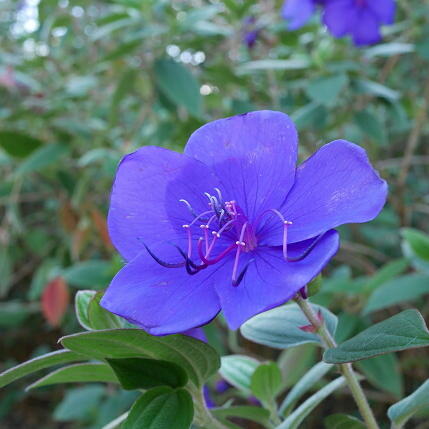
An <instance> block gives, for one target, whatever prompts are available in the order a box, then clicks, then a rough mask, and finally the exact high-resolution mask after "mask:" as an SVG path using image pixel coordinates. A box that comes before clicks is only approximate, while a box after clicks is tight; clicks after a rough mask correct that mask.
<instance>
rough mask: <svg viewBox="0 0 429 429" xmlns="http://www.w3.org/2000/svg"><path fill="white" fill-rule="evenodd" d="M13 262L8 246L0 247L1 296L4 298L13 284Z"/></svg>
mask: <svg viewBox="0 0 429 429" xmlns="http://www.w3.org/2000/svg"><path fill="white" fill-rule="evenodd" d="M12 271H13V263H12V260H11V258H10V256H9V252H8V248H7V247H6V246H2V247H1V248H0V298H4V297H5V296H6V295H7V293H8V292H9V289H10V287H11V285H12V283H11V280H12Z"/></svg>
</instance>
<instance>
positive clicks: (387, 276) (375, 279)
mask: <svg viewBox="0 0 429 429" xmlns="http://www.w3.org/2000/svg"><path fill="white" fill-rule="evenodd" d="M408 265H409V262H408V261H407V260H406V259H395V260H394V261H391V262H389V263H388V264H386V265H383V266H382V267H381V268H380V269H379V270H378V271H377V272H376V273H375V274H373V275H372V276H371V277H370V278H369V279H368V281H367V283H365V285H364V286H363V290H364V292H365V293H371V292H373V291H374V290H375V289H377V288H378V287H379V286H381V285H382V284H384V283H386V282H387V281H389V280H392V279H393V278H394V277H396V276H398V275H400V274H402V273H403V272H404V271H405V270H406V269H407V267H408Z"/></svg>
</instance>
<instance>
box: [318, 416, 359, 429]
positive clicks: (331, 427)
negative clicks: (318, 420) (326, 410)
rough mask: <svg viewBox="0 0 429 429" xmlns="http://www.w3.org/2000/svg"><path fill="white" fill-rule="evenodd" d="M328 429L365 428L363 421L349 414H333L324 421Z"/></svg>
mask: <svg viewBox="0 0 429 429" xmlns="http://www.w3.org/2000/svg"><path fill="white" fill-rule="evenodd" d="M323 422H324V423H325V428H326V429H365V428H366V426H365V425H364V423H363V422H362V421H360V420H359V419H357V418H356V417H353V416H348V415H347V414H332V416H329V417H327V418H326V419H325V420H324V421H323Z"/></svg>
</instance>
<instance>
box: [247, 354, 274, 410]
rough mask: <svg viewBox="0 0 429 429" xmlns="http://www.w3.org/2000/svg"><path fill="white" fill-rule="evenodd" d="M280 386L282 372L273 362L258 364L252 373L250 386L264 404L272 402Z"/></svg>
mask: <svg viewBox="0 0 429 429" xmlns="http://www.w3.org/2000/svg"><path fill="white" fill-rule="evenodd" d="M281 387H282V373H281V371H280V369H279V367H278V366H277V364H276V363H275V362H269V363H265V364H262V365H259V366H258V367H257V368H256V370H255V372H254V373H253V374H252V378H251V380H250V388H251V390H252V392H253V394H254V395H255V396H256V397H257V398H258V399H259V400H260V401H261V402H262V403H264V404H269V403H270V402H272V401H273V400H274V399H275V397H276V396H277V394H278V393H279V392H280V389H281Z"/></svg>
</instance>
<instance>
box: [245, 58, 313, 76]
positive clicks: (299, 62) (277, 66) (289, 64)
mask: <svg viewBox="0 0 429 429" xmlns="http://www.w3.org/2000/svg"><path fill="white" fill-rule="evenodd" d="M309 65H310V63H309V62H308V60H306V59H304V58H300V59H290V60H256V61H249V62H247V63H244V64H242V65H240V66H239V67H238V68H237V73H239V74H240V73H241V74H246V73H252V72H254V71H258V70H302V69H306V68H308V67H309Z"/></svg>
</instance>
